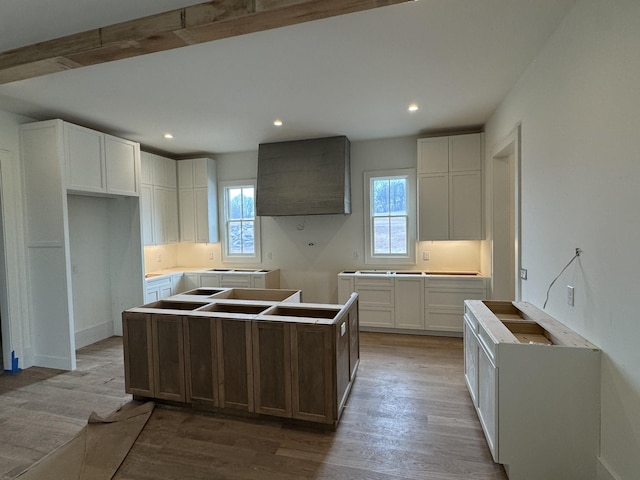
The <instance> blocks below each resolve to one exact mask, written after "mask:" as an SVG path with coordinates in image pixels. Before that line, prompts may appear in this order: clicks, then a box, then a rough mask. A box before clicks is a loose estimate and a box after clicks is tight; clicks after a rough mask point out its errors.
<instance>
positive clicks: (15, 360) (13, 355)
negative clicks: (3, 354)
mask: <svg viewBox="0 0 640 480" xmlns="http://www.w3.org/2000/svg"><path fill="white" fill-rule="evenodd" d="M21 371H22V369H21V368H18V357H16V352H15V351H12V352H11V369H10V370H5V373H10V374H12V375H15V374H16V373H19V372H21Z"/></svg>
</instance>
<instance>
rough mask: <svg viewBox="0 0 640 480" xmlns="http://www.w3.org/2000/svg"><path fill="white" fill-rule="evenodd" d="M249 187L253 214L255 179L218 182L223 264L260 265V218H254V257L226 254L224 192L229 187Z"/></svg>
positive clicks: (225, 202) (225, 196) (225, 201)
mask: <svg viewBox="0 0 640 480" xmlns="http://www.w3.org/2000/svg"><path fill="white" fill-rule="evenodd" d="M242 186H251V187H253V191H254V212H255V191H256V179H255V178H251V179H247V180H229V181H225V182H220V194H219V195H220V199H219V200H220V201H219V202H218V204H219V205H220V216H219V218H220V243H221V244H222V249H221V250H222V252H221V253H222V262H223V263H242V264H244V263H260V262H262V245H261V241H260V240H261V238H260V217H258V216H255V217H254V224H253V225H254V245H255V252H254V255H229V254H228V253H227V195H226V190H227V188H229V187H242Z"/></svg>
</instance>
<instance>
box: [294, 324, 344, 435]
mask: <svg viewBox="0 0 640 480" xmlns="http://www.w3.org/2000/svg"><path fill="white" fill-rule="evenodd" d="M333 328H334V326H332V325H304V324H293V325H291V365H292V368H291V374H292V384H293V387H292V388H293V392H292V394H293V418H297V419H300V420H309V421H312V422H319V423H333V421H334V418H335V398H336V395H335V392H334V388H335V387H334V385H335V381H334V372H333V361H332V358H333Z"/></svg>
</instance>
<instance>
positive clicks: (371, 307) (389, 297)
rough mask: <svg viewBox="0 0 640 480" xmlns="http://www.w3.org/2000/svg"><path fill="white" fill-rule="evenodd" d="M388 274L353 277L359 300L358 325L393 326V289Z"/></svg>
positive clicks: (391, 278) (390, 277) (392, 283)
mask: <svg viewBox="0 0 640 480" xmlns="http://www.w3.org/2000/svg"><path fill="white" fill-rule="evenodd" d="M393 281H394V279H393V277H392V276H390V275H386V274H382V275H378V274H374V275H371V276H364V275H363V276H358V277H356V278H355V282H354V287H355V291H356V292H358V294H359V300H360V305H359V307H360V325H361V326H365V327H366V326H369V327H386V328H393V327H394V326H395V289H394V282H393Z"/></svg>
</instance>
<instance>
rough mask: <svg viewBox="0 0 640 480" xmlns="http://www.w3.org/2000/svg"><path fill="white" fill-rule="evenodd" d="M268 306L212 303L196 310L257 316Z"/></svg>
mask: <svg viewBox="0 0 640 480" xmlns="http://www.w3.org/2000/svg"><path fill="white" fill-rule="evenodd" d="M267 308H269V306H265V305H247V304H240V303H221V302H218V303H213V304H211V305H207V306H206V307H204V308H200V309H198V311H199V312H223V313H244V314H246V315H257V314H258V313H261V312H264V311H265V310H266V309H267Z"/></svg>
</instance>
